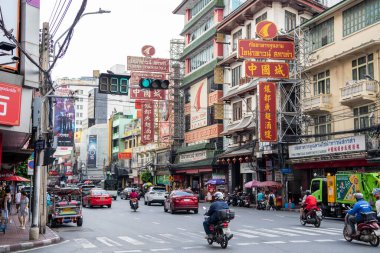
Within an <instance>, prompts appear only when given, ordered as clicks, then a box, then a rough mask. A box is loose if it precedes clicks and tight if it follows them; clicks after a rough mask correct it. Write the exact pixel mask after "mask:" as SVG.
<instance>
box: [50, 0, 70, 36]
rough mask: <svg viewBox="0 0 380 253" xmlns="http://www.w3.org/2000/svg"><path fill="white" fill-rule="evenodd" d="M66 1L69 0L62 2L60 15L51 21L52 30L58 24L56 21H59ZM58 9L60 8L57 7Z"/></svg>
mask: <svg viewBox="0 0 380 253" xmlns="http://www.w3.org/2000/svg"><path fill="white" fill-rule="evenodd" d="M66 1H67V0H64V2H63V4H62V6H61V9H60V10H59V12H58V15H57V16H56V18H55V20H53V21H52V23H51V25H50V29H51V30H53V29H54V26H55V25H56V22H57V20H58V19H59V16H60V15H61V12H62V10H63V8H64V7H65V4H66ZM58 8H59V6H58ZM57 10H58V9H57Z"/></svg>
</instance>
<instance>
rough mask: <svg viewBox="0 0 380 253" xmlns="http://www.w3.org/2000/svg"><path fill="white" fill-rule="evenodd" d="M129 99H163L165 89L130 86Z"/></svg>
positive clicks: (164, 97)
mask: <svg viewBox="0 0 380 253" xmlns="http://www.w3.org/2000/svg"><path fill="white" fill-rule="evenodd" d="M130 96H131V99H139V100H144V99H146V100H165V99H166V91H165V90H148V89H141V88H131V90H130Z"/></svg>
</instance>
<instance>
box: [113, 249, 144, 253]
mask: <svg viewBox="0 0 380 253" xmlns="http://www.w3.org/2000/svg"><path fill="white" fill-rule="evenodd" d="M133 252H141V250H140V249H132V250H121V251H114V253H133Z"/></svg>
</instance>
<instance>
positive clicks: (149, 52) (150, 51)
mask: <svg viewBox="0 0 380 253" xmlns="http://www.w3.org/2000/svg"><path fill="white" fill-rule="evenodd" d="M141 53H142V54H143V55H144V56H145V57H152V56H153V55H154V54H155V53H156V49H155V48H154V47H153V46H149V45H146V46H143V47H142V48H141Z"/></svg>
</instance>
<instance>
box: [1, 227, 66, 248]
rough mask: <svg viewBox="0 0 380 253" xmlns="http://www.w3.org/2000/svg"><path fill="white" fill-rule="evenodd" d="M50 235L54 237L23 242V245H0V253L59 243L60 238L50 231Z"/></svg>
mask: <svg viewBox="0 0 380 253" xmlns="http://www.w3.org/2000/svg"><path fill="white" fill-rule="evenodd" d="M50 233H52V234H54V236H53V237H52V238H50V239H44V240H36V241H31V242H23V243H17V244H12V245H1V246H0V253H3V252H13V251H18V250H26V249H31V248H37V247H42V246H47V245H51V244H55V243H59V242H60V241H61V237H60V236H59V235H58V234H56V233H55V232H54V231H51V232H50Z"/></svg>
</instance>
